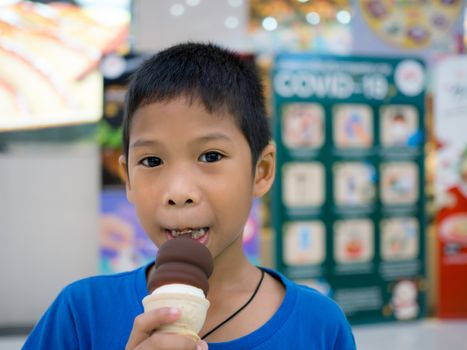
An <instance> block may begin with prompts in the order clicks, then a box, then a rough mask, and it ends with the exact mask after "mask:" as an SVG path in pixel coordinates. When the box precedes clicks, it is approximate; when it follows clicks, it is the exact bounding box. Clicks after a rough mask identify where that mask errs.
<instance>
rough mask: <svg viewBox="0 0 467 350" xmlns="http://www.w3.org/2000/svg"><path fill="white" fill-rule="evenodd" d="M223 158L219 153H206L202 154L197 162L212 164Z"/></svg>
mask: <svg viewBox="0 0 467 350" xmlns="http://www.w3.org/2000/svg"><path fill="white" fill-rule="evenodd" d="M223 157H224V156H223V155H222V154H220V153H219V152H207V153H204V154H202V155H201V156H200V157H199V160H200V161H202V162H206V163H213V162H218V161H219V160H221V159H222V158H223Z"/></svg>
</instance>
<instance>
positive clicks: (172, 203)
mask: <svg viewBox="0 0 467 350" xmlns="http://www.w3.org/2000/svg"><path fill="white" fill-rule="evenodd" d="M194 203H195V201H194V200H193V199H191V198H185V199H183V198H178V199H174V197H173V196H172V197H171V198H169V199H168V201H167V204H168V205H169V206H185V205H190V204H194Z"/></svg>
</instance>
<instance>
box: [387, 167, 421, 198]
mask: <svg viewBox="0 0 467 350" xmlns="http://www.w3.org/2000/svg"><path fill="white" fill-rule="evenodd" d="M418 181H419V180H418V169H417V165H416V164H415V163H412V162H391V163H386V164H383V165H381V200H382V202H383V203H384V204H386V205H404V204H405V205H407V204H414V203H415V202H416V201H417V199H418Z"/></svg>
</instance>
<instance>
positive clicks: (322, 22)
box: [0, 0, 467, 350]
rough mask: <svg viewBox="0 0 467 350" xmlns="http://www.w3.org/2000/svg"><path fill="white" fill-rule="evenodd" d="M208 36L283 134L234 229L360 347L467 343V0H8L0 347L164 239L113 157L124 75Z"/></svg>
mask: <svg viewBox="0 0 467 350" xmlns="http://www.w3.org/2000/svg"><path fill="white" fill-rule="evenodd" d="M186 40H201V41H212V42H215V43H218V44H220V45H223V46H225V47H228V48H232V49H234V50H236V51H238V52H239V53H240V54H241V56H242V58H243V59H245V60H249V61H252V62H254V63H255V64H256V65H257V66H258V68H259V70H260V72H261V75H262V78H263V81H264V86H265V88H266V89H265V90H266V94H267V108H268V114H269V116H270V120H271V126H272V128H273V130H274V138H275V142H276V144H277V147H278V168H277V169H278V172H277V180H276V184H275V187H274V189H273V191H272V192H271V193H270V194H269V195H268V196H267V197H266V198H263V199H262V200H261V201H259V200H258V201H256V202H255V203H254V206H253V209H252V211H251V213H250V217H249V220H248V222H247V225H246V227H245V231H244V247H245V252H246V254H247V255H248V257H249V258H250V259H251V260H252V261H253V262H254V263H256V264H259V265H263V266H269V267H273V268H275V269H278V270H279V271H281V272H282V273H284V274H286V275H287V276H288V277H290V278H292V279H294V280H296V281H297V282H300V283H304V284H307V285H310V286H312V287H314V288H316V289H318V290H319V291H321V292H322V293H324V294H326V295H328V296H330V297H331V298H333V299H334V300H336V302H338V303H339V305H340V306H341V307H342V309H343V310H344V312H345V313H346V315H347V317H348V319H349V321H350V322H351V324H352V325H353V328H354V333H355V337H356V341H357V345H358V348H359V349H363V350H366V349H375V348H378V349H393V348H397V349H419V348H424V349H465V344H467V134H466V132H465V130H467V112H466V111H467V56H466V55H465V50H466V48H467V18H466V2H465V1H464V0H410V1H409V0H407V1H397V2H395V1H391V0H249V1H248V0H167V1H162V0H155V1H154V0H153V1H150V0H133V1H131V0H114V1H110V0H107V1H106V0H82V1H14V0H0V281H1V282H0V283H1V288H0V296H1V297H0V349H3V350H6V349H18V348H20V347H21V345H22V343H23V341H24V338H25V337H26V335H27V334H28V332H29V331H30V330H31V328H32V327H33V326H34V324H35V323H36V322H37V320H38V318H39V317H40V316H41V315H42V314H43V312H44V311H45V309H46V308H47V306H48V305H49V304H50V303H51V301H52V300H53V299H54V297H55V296H56V295H57V294H58V292H59V291H60V290H61V289H62V288H63V287H64V286H65V285H67V284H68V283H70V282H72V281H74V280H76V279H78V278H82V277H85V276H89V275H95V274H108V273H115V272H120V271H125V270H129V269H134V268H136V267H138V266H140V265H142V264H145V263H146V262H148V261H149V260H151V259H154V257H155V255H156V254H157V252H156V248H155V247H154V246H153V245H152V243H151V242H149V241H148V240H147V239H146V237H145V235H144V232H143V231H142V229H141V227H140V226H139V225H138V222H137V219H136V216H135V212H134V208H133V207H132V206H131V205H129V204H128V202H127V200H126V197H125V192H124V187H123V185H122V182H121V178H120V174H119V172H118V168H117V159H118V156H119V155H120V154H121V128H120V123H121V120H122V110H123V104H124V95H125V91H126V84H127V81H128V78H129V76H130V75H131V73H132V72H133V71H134V70H135V69H136V68H137V67H138V65H139V64H140V63H141V62H142V61H143V60H144V59H145V58H146V57H148V55H151V54H153V53H155V52H157V51H158V50H161V49H163V48H166V47H167V46H169V45H172V44H175V43H178V42H182V41H186Z"/></svg>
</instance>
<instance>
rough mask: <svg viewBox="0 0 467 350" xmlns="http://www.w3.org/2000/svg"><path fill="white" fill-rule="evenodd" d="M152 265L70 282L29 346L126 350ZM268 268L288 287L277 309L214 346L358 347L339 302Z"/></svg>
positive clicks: (233, 349) (221, 349)
mask: <svg viewBox="0 0 467 350" xmlns="http://www.w3.org/2000/svg"><path fill="white" fill-rule="evenodd" d="M147 267H148V266H144V267H141V268H139V269H137V270H134V271H131V272H125V273H120V274H116V275H109V276H96V277H90V278H86V279H83V280H80V281H77V282H74V283H72V284H71V285H69V286H67V287H66V288H64V289H63V291H62V292H61V293H60V294H59V296H58V297H57V299H56V300H55V301H54V302H53V303H52V305H51V306H50V307H49V309H48V310H47V312H46V313H45V314H44V316H43V317H42V319H41V320H40V321H39V322H38V324H37V325H36V326H35V328H34V329H33V330H32V332H31V334H30V335H29V337H28V339H27V340H26V343H25V344H24V346H23V349H26V350H29V349H47V350H54V349H60V350H66V349H106V350H110V349H124V348H125V345H126V342H127V340H128V337H129V336H130V332H131V329H132V327H133V321H134V319H135V317H136V316H137V315H139V314H140V313H142V312H143V306H142V304H141V300H142V299H143V298H144V297H145V296H146V295H147V293H148V290H147V287H146V268H147ZM265 270H266V271H267V272H268V273H269V274H271V275H272V276H273V277H275V278H277V279H278V280H279V281H281V282H282V283H283V284H284V286H285V288H286V293H285V296H284V300H283V302H282V304H281V306H280V307H279V309H278V310H277V312H276V313H275V314H274V316H273V317H272V318H271V319H270V320H269V321H268V322H267V323H266V324H264V325H263V326H261V327H260V328H258V329H257V330H255V331H254V332H252V333H250V334H248V335H246V336H243V337H241V338H238V339H235V340H232V341H228V342H222V343H209V350H239V349H241V350H246V349H256V350H259V349H264V350H266V349H267V350H274V349H280V350H283V349H294V350H295V349H307V350H311V349H323V350H324V349H325V350H332V349H335V350H351V349H355V342H354V338H353V335H352V331H351V328H350V326H349V324H348V322H347V319H346V318H345V315H344V314H343V312H342V310H341V309H340V308H339V306H338V305H337V304H336V303H335V302H334V301H333V300H331V299H329V298H328V297H325V296H324V295H322V294H320V293H319V292H317V291H316V290H314V289H311V288H309V287H305V286H301V285H298V284H296V283H294V282H292V281H290V280H288V279H287V278H285V277H284V276H283V275H281V274H279V273H277V272H275V271H272V270H268V269H265Z"/></svg>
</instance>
